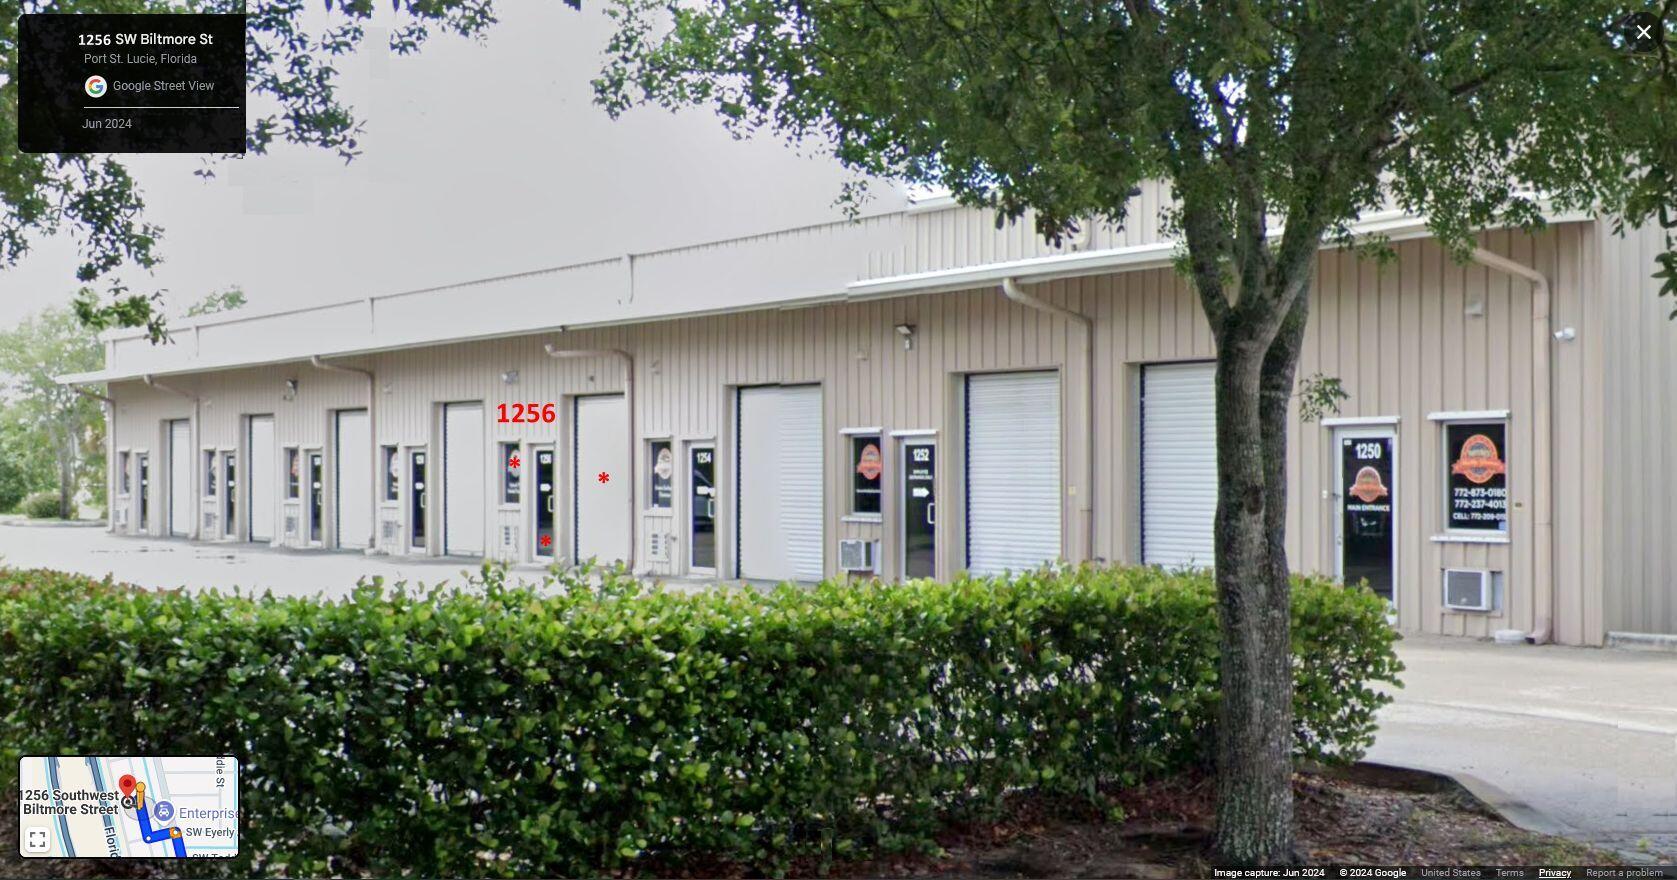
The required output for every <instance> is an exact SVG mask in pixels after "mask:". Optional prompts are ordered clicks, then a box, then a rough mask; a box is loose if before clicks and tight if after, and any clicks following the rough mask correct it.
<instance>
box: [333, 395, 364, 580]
mask: <svg viewBox="0 0 1677 880" xmlns="http://www.w3.org/2000/svg"><path fill="white" fill-rule="evenodd" d="M336 434H337V444H338V448H337V449H335V450H333V454H332V458H333V461H334V462H335V463H336V471H337V473H336V477H337V479H336V480H334V481H333V483H334V485H333V491H334V492H335V493H336V494H335V495H334V504H335V509H336V511H337V520H338V546H339V547H340V548H342V549H345V550H365V549H366V548H367V547H368V546H369V545H370V544H371V543H372V540H373V498H372V491H373V488H372V486H373V449H372V442H373V436H372V427H371V425H370V424H369V423H368V420H367V411H366V410H364V409H355V410H339V411H338V430H337V432H336Z"/></svg>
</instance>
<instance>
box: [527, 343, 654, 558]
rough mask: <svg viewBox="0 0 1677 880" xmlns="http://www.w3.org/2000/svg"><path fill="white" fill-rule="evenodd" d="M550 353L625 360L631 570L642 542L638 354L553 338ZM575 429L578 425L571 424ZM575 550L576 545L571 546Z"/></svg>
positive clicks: (558, 356)
mask: <svg viewBox="0 0 1677 880" xmlns="http://www.w3.org/2000/svg"><path fill="white" fill-rule="evenodd" d="M542 350H543V351H545V352H547V356H548V357H550V358H554V359H558V360H572V359H576V358H591V357H613V358H617V359H618V360H620V361H622V362H623V398H624V403H626V404H627V405H628V408H629V446H630V451H629V558H628V559H625V560H624V561H623V562H624V564H625V565H626V566H627V567H628V569H629V571H631V572H634V570H635V555H636V550H637V549H638V548H639V546H640V537H639V532H640V530H639V529H636V528H635V493H636V492H638V491H639V489H640V484H639V483H637V482H635V462H636V461H637V460H639V458H640V448H639V447H640V444H639V442H638V441H637V440H636V439H635V356H634V355H632V354H630V353H628V352H626V351H624V350H623V349H621V348H591V349H573V348H560V347H559V346H557V345H554V344H553V343H551V342H548V343H545V344H543V345H542ZM571 429H572V430H573V431H574V430H576V426H574V425H573V426H571ZM571 551H572V554H573V555H574V554H575V552H576V548H574V547H573V548H571Z"/></svg>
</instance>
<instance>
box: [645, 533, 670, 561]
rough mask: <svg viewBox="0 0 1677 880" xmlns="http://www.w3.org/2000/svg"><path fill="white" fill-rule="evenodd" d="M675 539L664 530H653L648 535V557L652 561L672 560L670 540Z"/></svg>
mask: <svg viewBox="0 0 1677 880" xmlns="http://www.w3.org/2000/svg"><path fill="white" fill-rule="evenodd" d="M673 540H675V539H674V538H673V537H672V536H670V535H666V534H664V533H663V532H652V533H649V534H648V535H647V536H646V558H647V560H648V561H650V562H669V561H670V542H671V541H673Z"/></svg>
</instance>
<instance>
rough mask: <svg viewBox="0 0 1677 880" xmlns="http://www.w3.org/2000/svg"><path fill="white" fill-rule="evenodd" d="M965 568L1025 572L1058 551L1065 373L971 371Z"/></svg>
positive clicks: (976, 571) (983, 572) (986, 572)
mask: <svg viewBox="0 0 1677 880" xmlns="http://www.w3.org/2000/svg"><path fill="white" fill-rule="evenodd" d="M966 423H967V425H966V427H967V462H966V464H967V471H966V485H967V569H968V570H969V571H971V572H972V573H974V574H980V575H994V574H1001V573H1003V572H1006V571H1016V572H1017V571H1028V570H1030V569H1033V568H1036V567H1037V566H1039V565H1042V564H1043V563H1045V562H1051V561H1053V560H1055V559H1058V558H1059V557H1060V378H1059V374H1057V373H995V374H990V375H976V376H968V377H967V387H966Z"/></svg>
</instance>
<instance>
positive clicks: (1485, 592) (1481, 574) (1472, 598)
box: [1444, 568, 1491, 611]
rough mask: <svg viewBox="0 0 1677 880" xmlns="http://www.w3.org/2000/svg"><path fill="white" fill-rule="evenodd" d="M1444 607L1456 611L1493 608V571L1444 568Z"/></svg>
mask: <svg viewBox="0 0 1677 880" xmlns="http://www.w3.org/2000/svg"><path fill="white" fill-rule="evenodd" d="M1444 607H1446V608H1451V609H1454V610H1456V611H1489V610H1491V573H1490V572H1489V571H1486V570H1484V569H1479V568H1446V569H1444Z"/></svg>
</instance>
